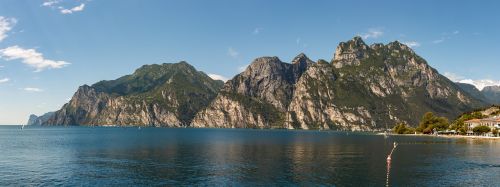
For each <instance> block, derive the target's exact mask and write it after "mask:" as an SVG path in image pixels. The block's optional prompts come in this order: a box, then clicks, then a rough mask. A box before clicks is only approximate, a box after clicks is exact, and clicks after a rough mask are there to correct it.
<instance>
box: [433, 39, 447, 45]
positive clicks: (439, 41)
mask: <svg viewBox="0 0 500 187" xmlns="http://www.w3.org/2000/svg"><path fill="white" fill-rule="evenodd" d="M443 42H444V38H441V39H437V40H434V41H432V43H434V44H438V43H443Z"/></svg>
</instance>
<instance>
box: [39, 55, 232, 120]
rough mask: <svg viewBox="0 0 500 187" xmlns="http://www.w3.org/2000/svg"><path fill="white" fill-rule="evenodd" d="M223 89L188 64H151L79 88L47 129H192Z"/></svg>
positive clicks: (219, 84) (52, 118) (216, 82)
mask: <svg viewBox="0 0 500 187" xmlns="http://www.w3.org/2000/svg"><path fill="white" fill-rule="evenodd" d="M221 86H222V82H221V81H215V80H212V79H211V78H209V77H208V76H207V75H206V74H204V73H203V72H198V71H196V70H195V69H194V68H193V67H192V66H190V65H189V64H187V63H185V62H180V63H175V64H162V65H147V66H143V67H141V68H140V69H138V70H136V72H134V74H132V75H127V76H124V77H121V78H119V79H117V80H113V81H101V82H99V83H96V84H94V85H92V86H87V85H84V86H80V88H78V90H77V91H76V93H75V94H74V95H73V97H72V99H71V100H70V101H69V102H68V103H67V104H65V105H64V106H63V107H62V108H61V109H60V110H59V111H56V112H55V114H54V115H53V116H52V117H50V118H49V119H47V120H46V121H44V122H43V123H42V125H91V126H93V125H141V126H167V127H180V126H188V125H189V124H190V123H191V120H192V119H193V117H194V115H195V114H196V113H197V112H198V111H199V110H200V109H201V108H202V107H205V106H206V105H208V103H209V102H210V101H211V100H212V99H213V98H215V96H216V93H217V91H218V90H219V89H220V88H221Z"/></svg>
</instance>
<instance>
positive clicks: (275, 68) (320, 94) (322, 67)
mask: <svg viewBox="0 0 500 187" xmlns="http://www.w3.org/2000/svg"><path fill="white" fill-rule="evenodd" d="M485 104H486V103H485V102H484V101H482V100H481V99H478V98H476V97H474V96H472V95H471V94H470V93H469V92H468V91H464V89H463V88H461V87H459V86H457V85H456V84H455V83H453V82H451V81H450V80H448V79H447V78H445V77H444V76H442V75H440V74H439V73H438V72H437V71H436V70H435V69H433V68H432V67H430V66H429V65H428V64H427V62H426V61H425V60H424V59H423V58H421V57H420V56H418V55H417V54H415V52H414V51H413V50H412V49H411V48H409V47H408V46H406V45H404V44H401V43H399V42H397V41H396V42H391V43H389V44H387V45H384V44H373V45H371V46H368V45H366V44H365V43H364V41H363V40H362V39H361V38H360V37H355V38H353V39H352V40H349V41H347V42H341V43H340V44H339V46H338V47H337V48H336V50H335V54H334V58H333V59H332V60H331V61H330V62H327V61H325V60H318V62H313V61H311V60H310V59H309V58H307V56H306V55H304V54H299V55H298V56H297V57H295V58H294V59H293V60H292V61H291V63H285V62H282V61H281V60H280V59H278V58H277V57H261V58H257V59H255V60H254V61H253V62H252V63H251V64H250V65H249V66H248V68H247V69H246V70H245V71H244V72H242V73H240V74H238V75H236V76H235V77H234V78H233V79H232V80H229V81H227V82H226V83H225V84H223V83H222V82H221V81H214V80H212V79H210V78H209V77H208V76H207V75H205V74H204V73H202V72H199V71H196V70H195V69H194V68H193V67H192V66H190V65H189V64H187V63H185V62H180V63H176V64H162V65H147V66H143V67H141V68H139V69H138V70H136V71H135V72H134V73H133V74H132V75H127V76H124V77H121V78H119V79H117V80H112V81H101V82H98V83H96V84H94V85H92V86H87V85H84V86H81V87H80V88H79V89H78V91H77V92H76V93H75V95H74V96H73V98H72V99H71V101H70V102H68V103H67V104H66V105H64V106H63V107H62V108H61V110H59V111H57V112H55V113H54V114H53V115H52V116H51V117H50V118H48V119H47V120H44V122H43V123H41V124H42V125H153V126H169V127H179V126H189V125H190V126H193V127H214V128H288V129H339V130H372V129H384V128H391V127H392V126H394V125H395V124H397V123H401V122H405V123H408V124H410V125H416V124H417V123H418V120H419V119H420V118H421V116H422V115H423V114H424V113H425V112H433V113H436V114H437V115H439V116H446V117H449V118H454V117H456V116H458V115H459V114H460V113H463V112H465V111H470V110H472V109H474V108H478V107H481V106H484V105H485Z"/></svg>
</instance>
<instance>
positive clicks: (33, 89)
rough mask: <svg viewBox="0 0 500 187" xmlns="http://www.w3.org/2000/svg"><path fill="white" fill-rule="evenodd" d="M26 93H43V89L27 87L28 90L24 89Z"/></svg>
mask: <svg viewBox="0 0 500 187" xmlns="http://www.w3.org/2000/svg"><path fill="white" fill-rule="evenodd" d="M23 90H24V91H27V92H43V90H42V89H40V88H33V87H26V88H23Z"/></svg>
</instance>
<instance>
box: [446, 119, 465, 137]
mask: <svg viewBox="0 0 500 187" xmlns="http://www.w3.org/2000/svg"><path fill="white" fill-rule="evenodd" d="M449 129H450V130H455V131H457V132H458V133H460V134H462V135H464V134H466V133H467V126H466V125H465V123H464V120H463V119H458V120H456V121H454V122H453V124H452V125H451V126H450V128H449Z"/></svg>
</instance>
